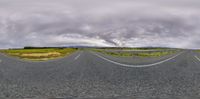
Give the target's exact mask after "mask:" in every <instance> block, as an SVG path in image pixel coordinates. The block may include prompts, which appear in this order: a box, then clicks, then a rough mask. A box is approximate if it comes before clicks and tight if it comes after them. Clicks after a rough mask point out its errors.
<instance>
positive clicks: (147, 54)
mask: <svg viewBox="0 0 200 99" xmlns="http://www.w3.org/2000/svg"><path fill="white" fill-rule="evenodd" d="M94 51H97V52H100V53H103V54H107V55H111V56H116V57H134V56H139V57H160V56H164V55H170V54H173V53H175V52H176V51H156V52H137V53H131V52H110V51H105V50H100V49H95V50H94Z"/></svg>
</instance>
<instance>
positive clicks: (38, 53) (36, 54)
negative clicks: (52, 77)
mask: <svg viewBox="0 0 200 99" xmlns="http://www.w3.org/2000/svg"><path fill="white" fill-rule="evenodd" d="M76 50H77V49H75V48H43V49H42V48H39V49H10V50H1V51H0V52H2V53H5V54H6V55H9V56H13V57H17V58H20V59H23V60H30V61H47V60H51V59H56V58H60V57H64V56H67V55H70V54H71V53H73V52H75V51H76Z"/></svg>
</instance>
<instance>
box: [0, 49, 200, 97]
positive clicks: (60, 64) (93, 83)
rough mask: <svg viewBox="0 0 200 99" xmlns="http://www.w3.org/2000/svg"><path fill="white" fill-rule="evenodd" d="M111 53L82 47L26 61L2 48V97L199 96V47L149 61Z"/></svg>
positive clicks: (0, 83) (0, 89) (0, 59)
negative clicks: (120, 58) (123, 60)
mask: <svg viewBox="0 0 200 99" xmlns="http://www.w3.org/2000/svg"><path fill="white" fill-rule="evenodd" d="M112 57H113V56H111V57H107V56H105V55H102V54H100V53H98V52H95V51H91V50H79V51H77V52H75V53H72V54H71V55H69V56H68V57H64V58H60V59H57V60H52V61H46V62H26V61H19V60H17V59H15V58H13V57H8V56H5V55H3V54H1V55H0V78H1V80H0V97H1V98H3V99H6V98H8V99H10V98H11V99H16V98H18V99H23V98H26V99H27V98H35V99H49V98H52V99H53V98H57V99H83V98H84V99H199V98H200V54H199V53H198V52H196V51H192V50H182V51H180V52H177V53H173V54H172V55H170V56H167V57H162V58H161V57H157V58H155V59H154V61H152V62H151V61H148V62H146V63H145V64H144V62H139V63H137V64H134V63H133V64H127V63H121V61H117V60H115V59H114V57H113V58H112ZM148 59H149V60H151V58H148ZM139 60H140V59H139ZM139 60H138V61H139Z"/></svg>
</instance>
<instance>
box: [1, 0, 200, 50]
mask: <svg viewBox="0 0 200 99" xmlns="http://www.w3.org/2000/svg"><path fill="white" fill-rule="evenodd" d="M199 4H200V1H197V0H176V1H174V0H165V1H163V0H148V1H146V0H123V1H122V0H84V1H83V0H39V1H34V0H0V8H1V9H0V35H1V36H0V48H10V47H23V46H67V45H87V46H131V47H138V46H163V47H181V48H191V47H192V48H200V40H199V38H198V37H200V33H199V30H200V28H199V26H200V18H199V17H198V16H200V12H199V10H200V7H199Z"/></svg>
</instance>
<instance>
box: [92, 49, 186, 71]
mask: <svg viewBox="0 0 200 99" xmlns="http://www.w3.org/2000/svg"><path fill="white" fill-rule="evenodd" d="M92 53H93V54H94V55H96V56H98V57H99V58H101V59H104V60H106V61H108V62H111V63H113V64H116V65H120V66H124V67H139V68H140V67H150V66H154V65H159V64H162V63H164V62H167V61H169V60H172V59H174V58H176V57H177V56H179V55H181V54H182V53H183V52H180V53H178V54H176V55H174V56H172V57H170V58H168V59H165V60H163V61H160V62H157V63H153V64H147V65H129V64H122V63H118V62H116V61H112V60H109V59H107V58H105V57H103V56H101V55H98V54H96V53H94V52H92Z"/></svg>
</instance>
